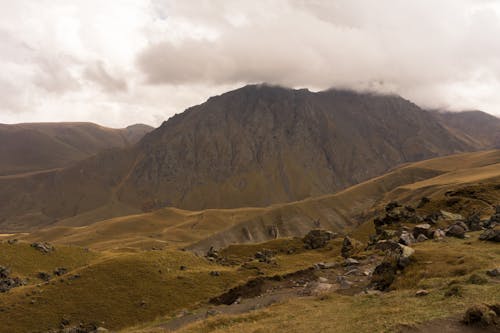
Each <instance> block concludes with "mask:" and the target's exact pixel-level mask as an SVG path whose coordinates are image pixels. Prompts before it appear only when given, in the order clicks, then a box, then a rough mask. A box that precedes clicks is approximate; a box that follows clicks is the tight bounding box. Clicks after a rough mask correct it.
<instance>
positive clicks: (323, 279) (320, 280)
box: [318, 276, 328, 283]
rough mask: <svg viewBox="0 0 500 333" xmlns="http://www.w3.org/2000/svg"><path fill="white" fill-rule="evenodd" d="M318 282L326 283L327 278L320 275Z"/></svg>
mask: <svg viewBox="0 0 500 333" xmlns="http://www.w3.org/2000/svg"><path fill="white" fill-rule="evenodd" d="M318 282H321V283H328V279H327V278H324V277H322V276H320V277H319V278H318Z"/></svg>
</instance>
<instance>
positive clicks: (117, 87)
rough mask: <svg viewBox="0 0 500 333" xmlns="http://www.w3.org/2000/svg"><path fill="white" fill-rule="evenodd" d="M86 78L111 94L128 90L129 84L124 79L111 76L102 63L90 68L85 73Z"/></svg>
mask: <svg viewBox="0 0 500 333" xmlns="http://www.w3.org/2000/svg"><path fill="white" fill-rule="evenodd" d="M84 76H85V77H86V78H87V79H89V80H91V81H93V82H95V83H97V84H98V85H99V86H100V87H101V88H102V89H104V90H105V91H107V92H110V93H114V92H123V91H126V90H127V82H126V81H125V80H124V79H121V78H116V77H113V76H112V75H111V74H109V73H108V71H107V70H106V69H105V68H104V64H103V63H102V62H100V61H98V62H96V63H94V64H92V65H90V66H88V67H87V68H86V69H85V71H84Z"/></svg>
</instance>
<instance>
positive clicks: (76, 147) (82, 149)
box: [0, 123, 153, 175]
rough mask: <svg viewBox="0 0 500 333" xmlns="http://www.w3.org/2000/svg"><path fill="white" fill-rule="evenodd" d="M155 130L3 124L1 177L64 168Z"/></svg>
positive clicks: (138, 127) (133, 126) (134, 126)
mask: <svg viewBox="0 0 500 333" xmlns="http://www.w3.org/2000/svg"><path fill="white" fill-rule="evenodd" d="M152 129H153V128H152V127H150V126H147V125H142V124H137V125H132V126H129V127H127V128H123V129H113V128H107V127H102V126H99V125H96V124H93V123H27V124H15V125H5V124H0V142H1V143H2V144H1V145H0V175H9V174H17V173H23V172H32V171H39V170H46V169H52V168H60V167H64V166H67V165H69V164H70V163H72V162H75V161H79V160H83V159H85V158H87V157H89V156H91V155H94V154H96V153H97V152H99V151H102V150H104V149H109V148H113V147H126V146H129V145H131V144H135V143H137V141H139V140H140V139H141V138H142V137H143V136H144V135H145V134H146V133H148V132H150V131H151V130H152Z"/></svg>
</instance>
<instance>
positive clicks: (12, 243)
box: [7, 238, 17, 245]
mask: <svg viewBox="0 0 500 333" xmlns="http://www.w3.org/2000/svg"><path fill="white" fill-rule="evenodd" d="M7 243H8V244H9V245H14V244H16V243H17V239H16V238H14V239H9V240H7Z"/></svg>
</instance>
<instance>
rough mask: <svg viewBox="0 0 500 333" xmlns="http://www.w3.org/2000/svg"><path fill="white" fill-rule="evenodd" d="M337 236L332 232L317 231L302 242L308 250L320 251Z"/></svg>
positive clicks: (312, 231) (312, 232)
mask: <svg viewBox="0 0 500 333" xmlns="http://www.w3.org/2000/svg"><path fill="white" fill-rule="evenodd" d="M335 236H336V234H335V233H333V232H331V231H328V230H321V229H315V230H311V231H309V232H308V233H307V235H305V237H304V238H303V239H302V241H303V242H304V247H305V248H306V249H319V248H322V247H325V246H326V245H327V244H328V242H329V241H330V240H332V239H334V238H335Z"/></svg>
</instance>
